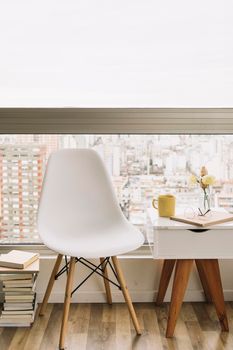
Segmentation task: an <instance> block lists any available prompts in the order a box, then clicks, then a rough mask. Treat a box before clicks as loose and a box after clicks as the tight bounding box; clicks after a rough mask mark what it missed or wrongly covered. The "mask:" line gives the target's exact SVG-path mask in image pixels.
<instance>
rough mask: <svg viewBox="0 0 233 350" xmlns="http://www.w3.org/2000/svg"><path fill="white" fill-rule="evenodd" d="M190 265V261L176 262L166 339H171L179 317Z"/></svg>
mask: <svg viewBox="0 0 233 350" xmlns="http://www.w3.org/2000/svg"><path fill="white" fill-rule="evenodd" d="M192 265H193V260H192V259H182V260H177V263H176V270H175V277H174V281H173V287H172V296H171V304H170V309H169V316H168V323H167V332H166V337H167V338H170V337H172V336H173V334H174V330H175V325H176V321H177V318H178V315H179V311H180V307H181V305H182V302H183V297H184V294H185V290H186V287H187V284H188V280H189V275H190V271H191V269H192Z"/></svg>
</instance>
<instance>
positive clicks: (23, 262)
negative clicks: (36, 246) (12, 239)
mask: <svg viewBox="0 0 233 350" xmlns="http://www.w3.org/2000/svg"><path fill="white" fill-rule="evenodd" d="M38 258H39V254H38V253H32V252H25V251H22V250H12V251H10V252H9V253H7V254H1V256H0V266H2V267H10V268H18V269H25V268H26V267H27V266H29V265H30V264H32V263H33V262H34V261H36V260H37V259H38Z"/></svg>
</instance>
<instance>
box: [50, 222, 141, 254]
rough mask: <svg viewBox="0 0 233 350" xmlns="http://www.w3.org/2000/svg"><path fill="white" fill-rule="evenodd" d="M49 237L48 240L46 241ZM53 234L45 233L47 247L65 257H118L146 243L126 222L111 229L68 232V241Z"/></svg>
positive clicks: (62, 236)
mask: <svg viewBox="0 0 233 350" xmlns="http://www.w3.org/2000/svg"><path fill="white" fill-rule="evenodd" d="M100 232H101V234H100ZM46 237H48V239H46ZM51 237H54V235H53V234H51V232H47V234H46V232H44V243H45V245H46V246H47V247H48V248H50V249H52V250H54V251H56V252H58V253H60V254H63V255H68V256H72V257H84V258H100V257H106V256H116V255H119V254H124V253H127V252H129V251H131V250H134V249H137V248H139V247H140V246H141V245H142V244H143V242H144V236H143V234H142V233H141V232H140V231H139V230H138V229H137V228H135V227H134V226H133V225H131V224H130V223H129V222H127V221H125V222H123V223H121V224H118V225H111V227H109V229H108V227H105V228H101V229H100V228H99V229H97V228H96V229H95V231H89V232H85V233H83V234H80V232H79V233H78V235H77V233H76V232H67V237H68V239H66V240H65V239H64V235H59V234H57V235H56V239H54V240H51V239H50V238H51Z"/></svg>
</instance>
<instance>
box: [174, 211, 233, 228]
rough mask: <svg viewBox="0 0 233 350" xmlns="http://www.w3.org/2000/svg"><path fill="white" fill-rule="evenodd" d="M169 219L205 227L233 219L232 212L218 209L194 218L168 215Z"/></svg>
mask: <svg viewBox="0 0 233 350" xmlns="http://www.w3.org/2000/svg"><path fill="white" fill-rule="evenodd" d="M170 219H171V220H175V221H180V222H184V223H186V224H190V225H196V226H200V227H207V226H211V225H217V224H222V223H224V222H227V221H233V214H230V213H226V212H220V211H211V212H210V215H206V216H205V215H204V216H195V217H194V218H187V217H185V216H184V215H176V216H172V217H170Z"/></svg>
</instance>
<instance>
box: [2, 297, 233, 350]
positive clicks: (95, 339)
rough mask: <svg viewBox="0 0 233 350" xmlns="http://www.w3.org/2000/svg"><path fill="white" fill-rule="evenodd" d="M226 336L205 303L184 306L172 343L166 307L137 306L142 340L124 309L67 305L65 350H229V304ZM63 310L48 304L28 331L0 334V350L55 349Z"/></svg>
mask: <svg viewBox="0 0 233 350" xmlns="http://www.w3.org/2000/svg"><path fill="white" fill-rule="evenodd" d="M226 307H227V314H228V318H229V325H230V332H229V333H221V332H220V327H219V322H218V319H217V316H216V314H215V310H214V308H213V306H212V305H211V304H207V303H184V304H183V306H182V311H181V315H180V317H179V319H178V322H177V326H176V330H175V337H174V338H173V339H166V338H165V329H166V324H167V315H168V304H164V305H163V306H161V307H155V306H154V304H153V303H140V304H135V308H136V312H137V315H138V318H139V322H140V325H141V327H142V328H143V334H142V335H141V336H137V335H136V334H135V331H134V328H133V324H132V322H131V320H130V318H129V313H128V310H127V308H126V305H125V304H113V305H112V306H109V305H108V304H71V309H70V314H69V325H68V327H69V329H68V335H67V338H66V345H67V349H69V350H73V349H75V350H99V349H105V350H115V349H117V350H128V349H138V350H139V349H140V350H153V349H155V350H159V349H161V350H162V349H164V350H165V349H169V350H170V349H171V350H175V349H179V350H189V349H191V350H198V349H203V350H222V349H227V350H233V302H231V303H227V304H226ZM61 317H62V305H61V304H48V307H47V310H46V314H45V316H43V317H36V321H35V323H34V325H33V327H32V328H31V329H30V328H18V329H17V328H0V349H1V350H39V349H40V350H42V349H43V350H53V349H58V342H59V332H60V325H61Z"/></svg>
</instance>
